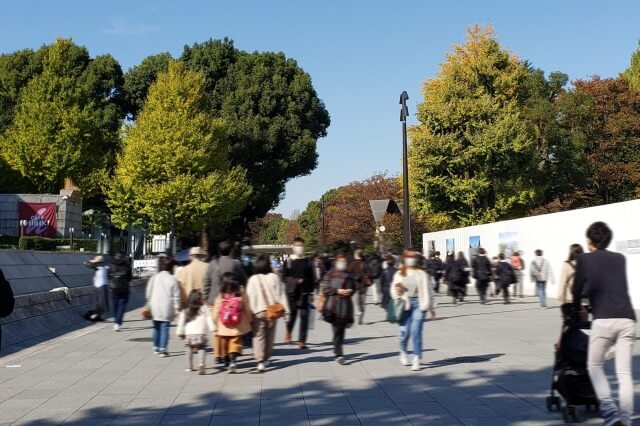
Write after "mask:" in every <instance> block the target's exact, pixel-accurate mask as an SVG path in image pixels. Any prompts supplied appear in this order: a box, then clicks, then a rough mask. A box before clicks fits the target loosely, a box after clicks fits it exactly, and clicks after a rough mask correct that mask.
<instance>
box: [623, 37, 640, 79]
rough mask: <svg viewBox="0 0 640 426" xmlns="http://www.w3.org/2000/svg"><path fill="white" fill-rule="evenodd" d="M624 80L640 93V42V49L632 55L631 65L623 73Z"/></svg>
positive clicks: (639, 44) (639, 43) (639, 45)
mask: <svg viewBox="0 0 640 426" xmlns="http://www.w3.org/2000/svg"><path fill="white" fill-rule="evenodd" d="M622 78H624V79H626V80H627V81H628V82H629V86H630V87H631V88H632V89H633V90H638V91H640V42H638V48H637V49H636V51H635V52H633V54H632V55H631V63H630V64H629V68H627V69H626V70H625V71H624V72H623V73H622Z"/></svg>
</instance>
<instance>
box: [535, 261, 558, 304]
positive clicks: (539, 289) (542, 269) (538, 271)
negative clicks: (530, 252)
mask: <svg viewBox="0 0 640 426" xmlns="http://www.w3.org/2000/svg"><path fill="white" fill-rule="evenodd" d="M543 254H544V253H543V252H542V250H536V258H535V259H534V260H533V261H532V262H531V279H532V280H533V281H534V282H535V283H536V294H537V295H538V300H539V301H540V307H541V308H543V309H546V308H547V282H548V281H551V282H552V283H553V274H552V272H551V264H550V263H549V261H548V260H547V259H545V258H544V257H542V256H543Z"/></svg>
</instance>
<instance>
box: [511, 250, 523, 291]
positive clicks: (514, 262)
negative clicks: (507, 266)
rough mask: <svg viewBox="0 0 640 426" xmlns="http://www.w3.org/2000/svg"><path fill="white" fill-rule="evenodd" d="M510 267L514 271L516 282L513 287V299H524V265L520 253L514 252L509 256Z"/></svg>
mask: <svg viewBox="0 0 640 426" xmlns="http://www.w3.org/2000/svg"><path fill="white" fill-rule="evenodd" d="M511 266H513V269H514V270H515V271H516V278H517V279H518V282H517V283H516V284H515V285H514V287H513V297H520V298H523V297H524V270H525V263H524V260H522V252H520V251H515V252H514V253H513V255H512V256H511Z"/></svg>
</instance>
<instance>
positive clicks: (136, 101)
mask: <svg viewBox="0 0 640 426" xmlns="http://www.w3.org/2000/svg"><path fill="white" fill-rule="evenodd" d="M172 60H173V58H172V57H171V54H169V53H159V54H157V55H151V56H147V57H146V58H144V59H143V60H142V62H140V64H139V65H136V66H134V67H132V68H131V69H130V70H128V71H127V73H126V74H125V76H124V85H123V91H124V94H125V105H126V106H125V109H126V111H127V113H129V114H130V116H131V118H132V119H134V120H135V118H136V116H137V114H138V112H139V111H140V110H141V109H142V108H143V107H144V103H145V101H146V100H147V93H148V92H149V87H151V85H152V84H153V83H154V82H155V81H156V78H157V77H158V74H160V73H162V72H166V71H167V68H168V67H169V62H171V61H172Z"/></svg>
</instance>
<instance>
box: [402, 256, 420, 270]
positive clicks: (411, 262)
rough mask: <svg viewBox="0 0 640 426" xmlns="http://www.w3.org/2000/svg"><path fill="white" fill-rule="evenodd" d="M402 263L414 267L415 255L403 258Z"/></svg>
mask: <svg viewBox="0 0 640 426" xmlns="http://www.w3.org/2000/svg"><path fill="white" fill-rule="evenodd" d="M404 264H405V265H407V266H408V267H409V268H414V267H415V266H416V265H417V264H418V259H416V258H415V257H407V258H406V259H405V260H404Z"/></svg>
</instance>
